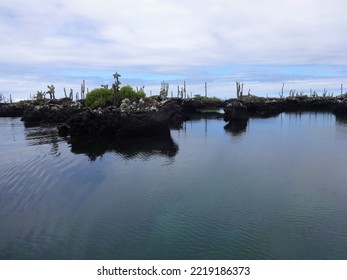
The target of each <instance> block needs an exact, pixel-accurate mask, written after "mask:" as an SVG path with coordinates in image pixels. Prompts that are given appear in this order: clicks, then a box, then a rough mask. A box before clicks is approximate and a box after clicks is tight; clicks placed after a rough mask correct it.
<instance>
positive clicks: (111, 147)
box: [70, 135, 178, 161]
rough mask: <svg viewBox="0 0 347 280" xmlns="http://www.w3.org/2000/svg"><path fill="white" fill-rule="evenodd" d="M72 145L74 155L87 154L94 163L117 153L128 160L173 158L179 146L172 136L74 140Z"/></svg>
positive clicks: (71, 142)
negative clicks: (137, 158) (105, 155)
mask: <svg viewBox="0 0 347 280" xmlns="http://www.w3.org/2000/svg"><path fill="white" fill-rule="evenodd" d="M70 144H71V151H72V152H73V153H75V154H85V155H87V156H88V157H89V158H90V160H92V161H94V160H96V159H97V158H98V157H101V156H103V155H104V154H105V153H108V152H116V153H117V154H120V155H122V156H123V157H124V158H126V159H131V158H134V157H141V158H149V157H151V156H156V155H159V156H163V157H168V158H172V157H174V156H175V155H176V154H177V152H178V146H177V144H176V143H175V142H174V141H173V140H172V138H171V136H170V135H163V136H156V137H141V138H129V139H115V138H113V137H102V138H78V139H75V138H72V139H71V141H70Z"/></svg>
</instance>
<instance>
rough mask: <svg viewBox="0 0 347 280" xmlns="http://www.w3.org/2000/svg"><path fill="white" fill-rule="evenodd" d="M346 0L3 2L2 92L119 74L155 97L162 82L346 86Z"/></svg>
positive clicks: (90, 82)
mask: <svg viewBox="0 0 347 280" xmlns="http://www.w3.org/2000/svg"><path fill="white" fill-rule="evenodd" d="M346 11H347V1H346V0H282V1H278V0H262V1H259V0H211V1H210V0H199V1H198V0H189V1H188V0H124V1H123V0H113V1H111V0H94V1H92V0H59V1H58V0H30V1H29V0H2V1H1V2H0V35H1V42H0V71H1V76H0V93H3V94H4V95H5V96H9V95H10V94H11V95H12V98H13V99H27V98H29V96H30V94H35V93H36V91H37V90H46V89H47V87H46V86H47V85H48V84H54V85H55V86H56V89H57V96H58V97H63V95H64V94H63V88H64V87H66V89H67V90H69V89H70V88H73V89H74V90H75V91H79V90H80V89H79V87H80V86H79V85H80V83H81V82H82V80H83V79H85V80H86V84H87V87H88V88H89V89H92V88H95V87H99V86H100V85H101V84H112V79H113V77H112V74H113V73H115V72H116V71H117V72H119V73H121V74H122V79H121V81H122V82H123V85H124V84H130V85H132V86H134V87H136V86H142V85H145V91H146V93H147V94H148V95H149V93H150V91H152V93H153V94H156V93H158V91H159V89H160V82H161V81H167V82H169V83H170V91H171V90H172V91H174V94H176V91H177V85H180V86H182V85H183V81H186V82H187V91H188V92H192V93H193V94H203V92H204V82H207V83H208V90H209V92H208V94H209V96H218V97H221V98H230V97H234V96H235V95H236V94H235V82H236V81H240V82H243V83H244V84H245V89H247V90H248V88H250V89H251V91H252V93H253V94H256V95H262V96H264V95H267V94H268V95H269V96H278V92H280V90H281V86H282V83H285V91H286V92H289V90H290V89H296V90H298V91H301V90H304V91H306V92H307V91H309V89H310V88H312V89H313V90H316V91H318V92H323V89H324V88H326V89H327V90H328V91H329V92H334V93H335V94H337V93H339V90H340V85H341V83H345V84H346V85H345V87H346V90H347V36H346V35H347V33H346V26H347V13H346Z"/></svg>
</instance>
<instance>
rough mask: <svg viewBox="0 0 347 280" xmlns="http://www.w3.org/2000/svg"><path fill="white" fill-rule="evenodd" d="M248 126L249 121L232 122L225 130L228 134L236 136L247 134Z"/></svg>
mask: <svg viewBox="0 0 347 280" xmlns="http://www.w3.org/2000/svg"><path fill="white" fill-rule="evenodd" d="M247 124H248V121H247V120H239V121H231V122H229V123H228V124H227V125H226V126H224V129H225V130H226V131H227V132H230V133H231V134H232V135H234V136H236V135H240V134H242V133H244V132H246V129H247Z"/></svg>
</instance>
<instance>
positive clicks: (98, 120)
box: [0, 96, 347, 137]
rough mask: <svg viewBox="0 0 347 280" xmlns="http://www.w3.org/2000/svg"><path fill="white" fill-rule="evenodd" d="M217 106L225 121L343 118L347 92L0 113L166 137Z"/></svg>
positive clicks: (20, 106) (27, 104)
mask: <svg viewBox="0 0 347 280" xmlns="http://www.w3.org/2000/svg"><path fill="white" fill-rule="evenodd" d="M221 108H223V109H224V111H225V114H224V120H225V121H226V122H233V121H245V120H248V119H249V118H250V117H260V118H266V117H272V116H276V115H278V114H280V113H282V112H296V111H328V112H332V113H333V114H335V115H336V116H347V96H341V97H314V98H313V97H310V98H308V97H291V98H289V97H288V98H272V99H269V98H261V97H244V98H242V99H229V100H226V101H220V100H210V99H206V100H195V99H186V100H185V99H178V98H177V99H176V98H173V99H166V100H157V99H153V98H144V99H141V100H140V102H138V103H135V102H133V103H131V102H130V101H129V100H123V101H122V103H121V105H120V106H119V107H115V106H108V107H105V108H98V109H94V110H92V109H90V108H86V107H85V105H84V101H83V100H82V101H75V102H72V101H71V100H70V99H69V98H64V99H59V100H41V101H20V102H18V103H11V104H0V117H21V120H22V121H23V122H24V123H25V124H26V125H42V124H54V125H57V127H58V130H59V134H60V135H62V136H66V135H70V136H71V137H84V136H102V135H112V136H116V137H135V136H150V135H164V134H166V133H169V132H170V128H172V127H180V125H181V124H182V122H183V121H184V120H187V119H189V118H190V116H191V114H193V113H196V112H199V111H200V110H206V109H221Z"/></svg>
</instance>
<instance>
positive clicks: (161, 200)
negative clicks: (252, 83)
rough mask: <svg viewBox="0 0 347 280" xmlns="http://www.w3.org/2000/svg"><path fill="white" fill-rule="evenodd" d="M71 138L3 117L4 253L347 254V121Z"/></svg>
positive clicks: (0, 189)
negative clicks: (116, 137) (149, 135)
mask: <svg viewBox="0 0 347 280" xmlns="http://www.w3.org/2000/svg"><path fill="white" fill-rule="evenodd" d="M224 126H225V123H224V121H223V120H222V119H216V118H197V119H194V120H192V121H188V122H185V123H184V124H183V127H182V129H180V130H172V131H171V137H170V136H167V137H161V138H150V139H143V138H142V139H141V138H140V139H133V140H124V141H120V140H118V141H115V140H112V139H111V140H110V139H94V140H88V139H85V140H83V141H82V140H79V141H73V142H71V140H70V139H64V138H61V137H59V136H58V135H57V132H56V129H55V128H54V127H53V128H52V127H25V126H24V125H23V123H22V122H20V120H19V119H16V118H15V119H11V118H0V259H347V219H346V217H347V172H346V167H347V121H346V120H343V119H336V118H335V116H334V115H332V114H329V113H301V114H281V115H279V116H278V117H274V118H269V119H250V120H249V122H248V123H243V124H242V123H241V124H234V125H232V126H229V128H224Z"/></svg>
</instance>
